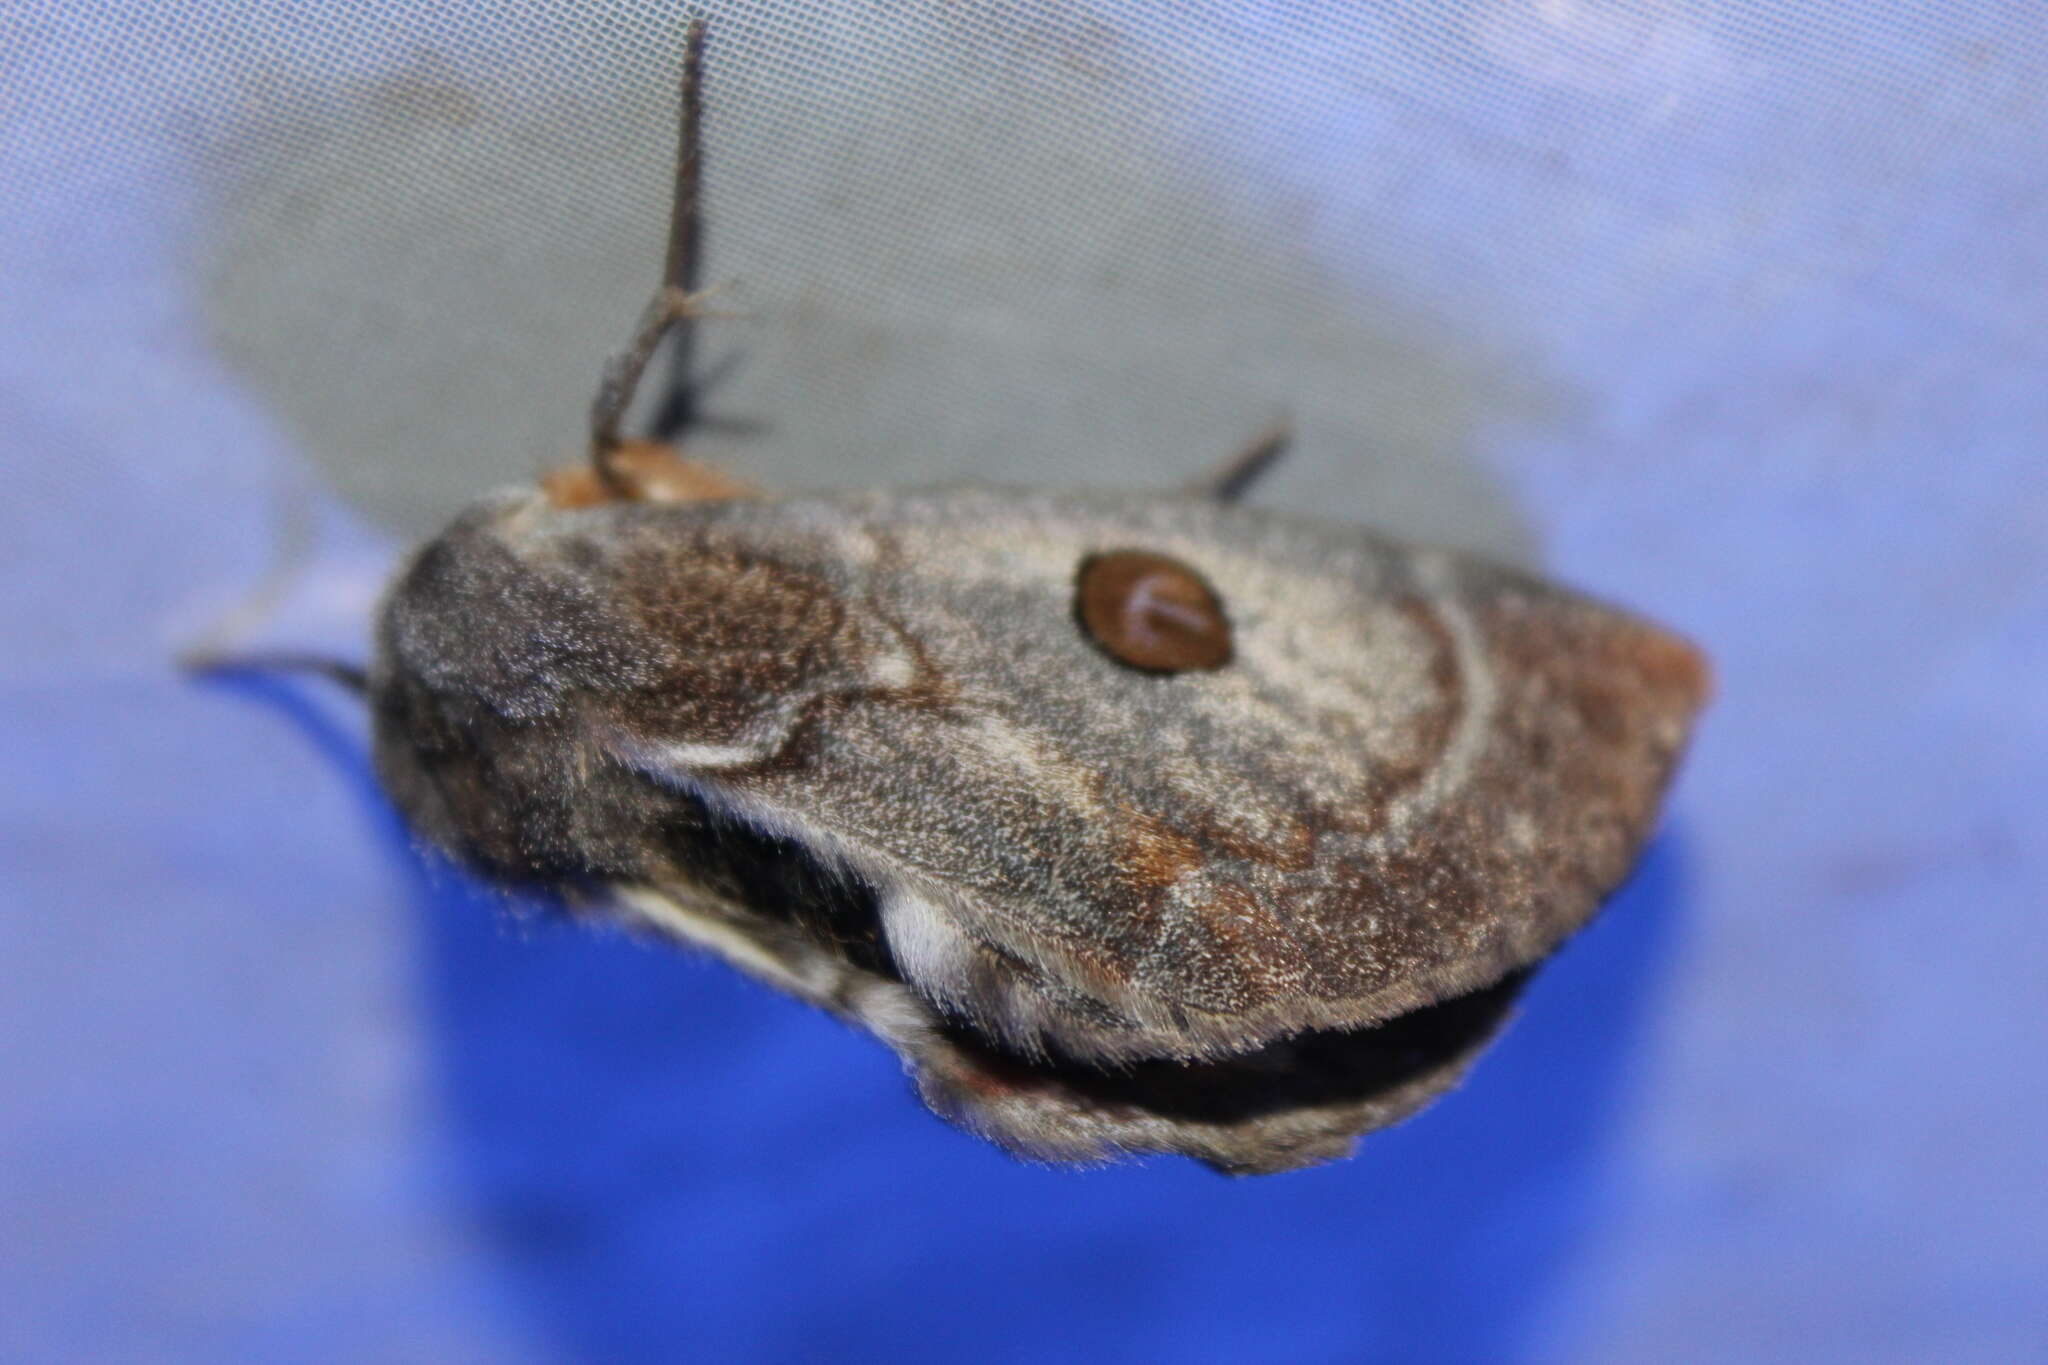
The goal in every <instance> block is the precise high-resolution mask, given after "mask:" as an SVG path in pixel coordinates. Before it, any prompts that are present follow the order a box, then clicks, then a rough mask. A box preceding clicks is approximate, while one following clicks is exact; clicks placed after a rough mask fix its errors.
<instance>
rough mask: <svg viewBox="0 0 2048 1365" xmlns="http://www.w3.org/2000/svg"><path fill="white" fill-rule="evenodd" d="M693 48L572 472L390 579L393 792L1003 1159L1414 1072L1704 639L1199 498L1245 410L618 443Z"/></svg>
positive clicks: (1659, 724) (1300, 1118) (1656, 782)
mask: <svg viewBox="0 0 2048 1365" xmlns="http://www.w3.org/2000/svg"><path fill="white" fill-rule="evenodd" d="M703 41H704V35H703V27H702V24H701V22H699V23H695V24H693V25H692V26H691V29H690V32H689V37H688V40H687V42H686V45H685V50H686V59H685V63H684V67H685V78H684V93H683V100H682V105H683V110H684V114H683V118H682V121H681V129H682V131H681V135H680V140H679V141H680V150H679V156H678V167H679V169H678V176H677V195H676V209H675V212H674V215H673V224H672V230H671V248H670V252H669V256H668V260H667V262H666V265H665V270H664V274H663V279H662V284H661V288H660V290H659V291H658V292H657V294H656V296H655V299H654V301H653V303H651V304H650V305H649V308H648V310H647V312H646V314H645V315H644V316H643V318H642V320H641V323H640V325H639V326H638V327H637V328H636V330H635V332H634V334H633V337H632V340H631V342H630V343H629V345H628V347H627V348H626V350H625V351H624V352H622V353H621V356H620V357H619V358H617V359H616V360H615V361H614V362H613V364H612V365H611V366H610V367H609V368H608V369H607V370H606V373H605V378H604V382H603V384H602V385H601V388H600V393H599V396H598V399H597V401H596V403H595V404H594V405H593V412H592V428H591V430H592V436H591V449H590V458H589V460H588V462H587V464H586V466H585V467H584V468H582V469H580V470H575V471H567V472H564V473H562V474H558V475H554V476H551V477H550V478H549V479H548V480H546V481H544V482H543V484H542V486H541V488H540V489H538V490H535V491H532V492H525V493H517V494H509V495H501V496H499V497H496V498H494V499H491V500H487V501H485V502H483V503H480V504H479V505H478V506H476V507H475V508H472V509H471V510H470V511H469V512H467V513H465V514H464V515H463V516H462V517H460V518H458V519H457V520H456V522H455V523H454V524H453V525H452V526H451V527H450V528H449V529H448V530H447V531H446V532H445V533H444V534H443V535H441V536H440V537H438V538H437V539H436V540H434V541H433V542H431V543H430V544H428V545H427V546H426V547H424V548H423V549H422V550H421V551H420V552H419V553H418V554H417V555H416V556H415V557H414V558H413V560H412V561H411V563H410V565H409V567H408V568H407V570H406V571H405V572H404V573H403V574H402V575H401V576H400V578H399V579H398V581H397V583H396V584H395V585H394V587H393V588H392V590H391V592H390V593H389V594H388V596H387V598H386V600H385V603H384V605H383V608H382V613H381V619H380V624H379V630H378V637H377V655H376V660H375V663H374V665H373V667H372V669H371V672H370V698H371V704H372V710H373V715H374V718H375V728H376V750H377V760H378V766H379V770H380V773H381V774H382V776H383V779H384V782H385V785H386V787H387V789H388V790H389V791H390V793H391V795H392V797H393V799H394V800H395V801H396V802H397V804H398V805H399V806H400V807H401V809H402V810H403V811H404V812H405V813H406V815H407V816H408V817H409V819H410V820H411V821H412V822H413V825H414V827H415V828H416V829H418V830H419V831H420V832H421V833H422V834H423V835H424V836H425V837H426V838H428V839H429V840H431V841H432V842H433V843H435V844H437V845H438V846H440V847H441V848H443V849H445V850H447V851H449V852H450V853H452V854H454V855H456V856H458V857H460V858H462V859H464V860H465V861H467V862H468V863H470V864H471V865H472V866H474V867H476V868H477V869H478V870H479V871H481V872H482V873H483V874H485V875H487V876H490V877H492V878H495V879H497V880H499V881H502V882H506V883H510V884H516V885H535V886H542V887H551V888H558V889H566V890H570V891H573V892H574V893H575V894H576V895H577V896H579V897H582V898H586V899H588V898H592V897H595V898H597V899H598V900H600V901H608V902H609V903H611V904H613V905H615V906H617V907H618V908H619V909H620V911H621V912H622V913H624V914H626V915H628V916H630V917H633V918H635V919H637V920H638V921H639V922H643V923H647V924H651V925H654V926H656V927H658V928H660V929H662V930H663V931H665V932H668V933H671V934H674V935H676V936H678V937H680V938H683V939H685V940H688V941H690V942H692V943H694V944H697V945H698V946H701V947H704V948H708V949H709V950H711V951H713V952H716V953H718V954H720V955H722V956H724V957H725V958H727V959H728V960H730V961H732V962H733V963H735V965H738V966H740V967H741V968H743V969H744V970H747V971H749V972H751V973H752V974H754V975H755V976H757V977H760V978H762V979H764V980H766V981H768V982H770V983H771V984H774V985H776V986H778V987H780V988H781V989H784V990H786V991H788V992H790V993H791V994H793V995H796V996H798V997H799V998H802V999H804V1000H806V1001H809V1002H810V1003H812V1004H816V1005H819V1006H821V1007H823V1008H826V1009H829V1010H832V1011H834V1012H836V1013H838V1014H840V1015H842V1016H843V1017H845V1018H847V1019H849V1020H851V1021H853V1022H855V1023H856V1024H858V1025H860V1026H862V1027H864V1028H866V1029H868V1030H870V1031H871V1032H873V1033H875V1034H876V1035H877V1036H878V1037H880V1038H881V1039H882V1040H883V1041H884V1042H886V1043H888V1044H889V1045H890V1046H891V1047H893V1048H894V1049H895V1050H896V1051H897V1052H898V1053H899V1054H901V1056H902V1057H903V1059H904V1061H905V1063H906V1065H907V1066H908V1067H909V1069H910V1070H911V1071H912V1073H913V1075H914V1077H915V1079H916V1083H917V1086H918V1089H919V1092H920V1093H921V1094H922V1095H923V1096H924V1098H925V1099H926V1101H927V1102H928V1103H929V1104H930V1105H931V1106H932V1107H933V1108H934V1109H935V1110H937V1111H938V1112H940V1113H941V1114H943V1115H945V1116H946V1117H948V1118H950V1119H952V1120H954V1121H955V1122H958V1123H959V1124H961V1125H962V1126H964V1127H966V1128H968V1129H970V1130H972V1131H975V1132H977V1133H980V1134H982V1135H984V1136H986V1137H989V1138H991V1139H993V1140H995V1141H997V1142H999V1143H1001V1144H1003V1145H1004V1146H1005V1147H1008V1148H1010V1149H1011V1150H1013V1151H1016V1152H1019V1153H1022V1154H1025V1155H1030V1156H1034V1157H1040V1158H1046V1159H1053V1160H1063V1161H1092V1160H1101V1159H1106V1158H1109V1157H1112V1156H1115V1155H1117V1154H1119V1153H1130V1152H1173V1153H1181V1154H1185V1155H1188V1156H1192V1157H1195V1158H1197V1159H1200V1160H1203V1161H1207V1162H1209V1163H1211V1164H1212V1165H1215V1166H1217V1167H1219V1168H1221V1169H1225V1170H1230V1171H1238V1172H1259V1171H1272V1170H1282V1169H1287V1168H1290V1167H1294V1166H1300V1165H1306V1164H1310V1163H1313V1162H1317V1161H1322V1160H1327V1159H1329V1158H1331V1157H1334V1156H1338V1155H1341V1154H1342V1153H1344V1152H1345V1151H1347V1150H1348V1149H1349V1147H1350V1145H1351V1143H1352V1142H1353V1140H1354V1139H1355V1138H1356V1137H1357V1136H1358V1135H1359V1134H1361V1133H1364V1132H1367V1131H1370V1130H1371V1129H1373V1128H1376V1127H1380V1126H1382V1125H1384V1124H1386V1123H1390V1122H1393V1121H1395V1120H1397V1119H1399V1118H1402V1117H1404V1116H1406V1115H1408V1114H1410V1113H1412V1112H1414V1111H1415V1110H1416V1109H1418V1108H1420V1107H1421V1106H1422V1105H1424V1104H1426V1103H1428V1101H1429V1100H1430V1099H1432V1098H1434V1097H1435V1096H1436V1095H1438V1094H1440V1093H1442V1092H1443V1091H1444V1090H1445V1089H1446V1088H1447V1087H1448V1086H1449V1085H1451V1084H1452V1083H1453V1082H1454V1081H1455V1079H1456V1078H1457V1077H1458V1075H1459V1074H1460V1073H1461V1072H1462V1070H1463V1069H1464V1067H1465V1066H1466V1065H1468V1064H1469V1063H1470V1061H1471V1060H1472V1058H1473V1057H1474V1056H1475V1055H1476V1054H1477V1053H1478V1051H1479V1050H1480V1049H1481V1048H1483V1046H1484V1044H1485V1043H1486V1041H1487V1040H1488V1039H1489V1038H1490V1037H1491V1036H1492V1035H1493V1034H1494V1032H1495V1031H1496V1030H1497V1028H1498V1027H1499V1026H1500V1024H1501V1022H1502V1021H1503V1020H1504V1019H1505V1017H1506V1014H1507V1012H1508V1010H1509V1008H1510V1006H1511V1004H1512V1002H1513V1000H1514V998H1515V995H1516V993H1517V991H1518V990H1519V989H1520V986H1521V984H1522V982H1523V981H1524V980H1525V979H1526V977H1527V975H1528V973H1529V971H1530V970H1531V969H1532V968H1533V967H1534V966H1535V965H1536V964H1537V963H1538V962H1540V960H1541V959H1542V958H1543V957H1544V956H1545V955H1547V954H1548V953H1549V952H1550V951H1551V950H1553V949H1554V948H1555V947H1556V946H1557V945H1558V943H1559V942H1561V941H1562V940H1563V939H1564V938H1565V937H1566V936H1567V935H1569V934H1570V933H1571V932H1573V931H1574V930H1575V929H1577V928H1578V927H1579V926H1580V925H1582V924H1583V923H1585V921H1586V920H1587V919H1588V918H1589V917H1590V916H1591V915H1592V914H1593V913H1594V911H1595V910H1596V909H1597V908H1598V906H1599V904H1600V902H1601V900H1602V899H1603V898H1604V897H1605V895H1606V894H1607V893H1608V892H1609V891H1610V890H1611V889H1612V888H1613V887H1614V886H1615V885H1616V884H1617V883H1618V882H1619V881H1620V880H1621V878H1622V877H1623V876H1624V875H1625V874H1626V872H1627V869H1628V867H1629V865H1630V863H1631V862H1632V861H1633V859H1634V858H1635V856H1636V854H1637V852H1638V851H1639V849H1640V847H1641V845H1642V843H1643V841H1644V840H1645V838H1647V836H1648V834H1649V832H1650V830H1651V828H1652V825H1653V823H1654V820H1655V816H1656V808H1657V804H1658V801H1659V799H1660V797H1661V794H1662V791H1663V789H1664V787H1665V785H1666V783H1667V781H1668V780H1669V777H1670V775H1671V772H1672V770H1673V767H1674V765H1675V763H1676V761H1677V759H1678V755H1679V752H1680V749H1681V748H1682V746H1683V743H1684V739H1685V736H1686V733H1687V730H1688V727H1689V725H1690V722H1691V719H1692V717H1693V715H1694V713H1695V712H1696V711H1697V709H1698V707H1699V706H1700V705H1701V704H1702V703H1703V701H1704V698H1705V692H1706V673H1705V667H1704V664H1703V662H1702V660H1701V659H1700V656H1699V655H1698V653H1697V652H1696V651H1695V650H1693V649H1692V648H1691V646H1689V645H1687V644H1685V643H1684V642H1683V641H1681V640H1679V639H1678V638H1677V637H1675V636H1672V635H1670V634H1669V633H1667V632H1665V631H1662V630H1661V629H1659V628H1657V627H1655V626H1652V625H1650V624H1648V623H1646V622H1643V621H1641V620H1639V619H1637V618H1635V617H1633V616H1630V615H1628V614H1626V613H1624V612H1621V611H1618V610H1616V609H1613V608H1610V607H1607V606H1604V605H1601V604H1599V603H1596V602H1593V601H1591V600H1589V599H1587V598H1584V597H1581V596H1579V595H1577V594H1575V593H1572V592H1569V591H1567V590H1564V589H1561V588H1558V587H1555V586H1553V585H1548V584H1545V583H1542V582H1539V581H1536V580H1534V579H1531V578H1529V577H1526V576H1523V575H1520V574H1516V573H1512V572H1509V571H1507V570H1504V569H1500V568H1496V567H1493V566H1490V565H1487V564H1484V563H1481V562H1478V561H1475V560H1471V559H1468V558H1463V557H1460V556H1457V555H1453V554H1449V553H1446V552H1442V551H1433V550H1422V549H1415V548H1411V547H1409V546H1406V545H1402V544H1400V543H1397V542H1394V541H1391V540H1387V539H1384V538H1382V537H1379V536H1376V535H1373V534H1371V533H1369V532H1366V531H1362V530H1358V529H1355V528H1348V527H1341V526H1332V525H1327V524H1321V523H1316V522H1312V521H1307V520H1302V519H1299V518H1292V517H1286V516H1281V515H1279V514H1275V513H1270V512H1263V511H1259V510H1256V509H1252V508H1247V507H1241V506H1236V505H1233V504H1234V500H1235V498H1236V497H1237V496H1238V495H1239V494H1240V493H1241V492H1242V491H1243V490H1244V488H1245V487H1246V485H1247V484H1248V483H1249V482H1250V481H1251V480H1252V479H1253V478H1254V477H1255V476H1256V475H1257V473H1258V472H1259V471H1260V470H1262V469H1263V468H1265V467H1267V466H1268V465H1269V464H1270V462H1271V459H1272V457H1273V455H1274V454H1275V453H1277V450H1278V447H1279V444H1280V443H1281V442H1282V440H1283V439H1284V433H1283V432H1280V431H1275V432H1271V433H1268V434H1267V435H1266V436H1265V437H1262V438H1261V439H1260V440H1259V441H1256V442H1254V443H1253V444H1252V446H1250V447H1249V448H1247V450H1246V451H1244V452H1243V453H1241V454H1240V455H1238V456H1237V457H1235V458H1234V459H1232V460H1229V461H1226V462H1225V463H1224V464H1223V465H1221V466H1220V467H1219V468H1218V470H1217V471H1216V472H1214V473H1212V474H1211V475H1209V476H1208V477H1207V478H1204V479H1202V480H1200V481H1198V482H1197V483H1195V484H1194V485H1191V486H1189V487H1188V488H1185V489H1183V490H1180V491H1174V492H1160V493H1151V494H1142V493H1137V494H1114V495H1113V494H1047V493H1031V492H1023V491H1018V490H1002V489H972V488H957V489H940V490H929V491H922V492H919V491H908V492H890V491H876V492H863V493H849V494H843V495H836V496H811V497H787V498H773V497H767V496H764V495H760V494H758V493H757V491H756V490H753V489H751V488H749V487H746V486H744V485H741V484H739V483H738V482H737V481H735V480H731V479H729V478H727V477H726V476H722V475H718V474H717V473H716V472H715V471H708V470H705V469H703V468H702V467H701V466H696V465H692V464H690V463H689V462H688V461H685V460H683V459H682V458H681V457H680V456H679V455H677V453H676V452H675V451H673V450H672V449H670V448H668V447H666V446H663V445H659V444H654V443H648V442H643V441H634V440H631V439H629V438H626V437H624V436H623V435H622V434H621V433H620V431H619V425H620V421H621V418H622V415H623V413H624V412H625V410H626V407H627V405H628V403H629V401H630V399H631V397H632V391H633V388H634V386H635V385H636V384H637V382H638V379H639V377H640V375H641V373H642V372H643V371H644V370H645V368H646V366H647V365H648V363H649V361H650V360H651V358H652V357H653V355H654V354H655V351H656V348H657V346H658V345H659V344H660V343H661V341H662V340H663V339H664V337H667V336H670V335H672V334H676V333H678V332H680V333H681V335H682V336H683V337H684V339H687V334H688V328H689V326H690V325H691V322H692V319H694V318H696V317H699V316H702V315H703V310H702V309H701V307H700V306H699V301H700V299H701V297H702V296H701V295H700V294H698V293H696V292H695V291H696V286H697V281H696V274H697V264H696V242H697V240H698V237H697V229H696V204H697V192H696V185H697V177H698V167H699V165H700V164H701V155H700V152H699V138H700V127H701V120H700V118H699V112H698V111H699V91H700V81H701V68H702V57H703ZM685 406H688V405H685Z"/></svg>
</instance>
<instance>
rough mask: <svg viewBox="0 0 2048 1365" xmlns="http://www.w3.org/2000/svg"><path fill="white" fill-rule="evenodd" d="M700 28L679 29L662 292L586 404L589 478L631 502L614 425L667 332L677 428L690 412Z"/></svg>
mask: <svg viewBox="0 0 2048 1365" xmlns="http://www.w3.org/2000/svg"><path fill="white" fill-rule="evenodd" d="M704 30H705V23H704V20H703V18H702V16H698V17H695V18H692V19H691V20H690V22H689V25H688V27H686V28H685V29H684V30H683V74H682V82H681V91H680V97H679V98H678V100H677V105H678V111H677V116H676V178H675V192H674V196H673V198H672V199H671V200H670V203H669V220H668V251H667V255H666V258H665V259H664V261H663V263H662V277H661V288H660V289H659V290H657V291H656V292H655V295H654V297H653V298H652V299H651V300H649V301H648V304H647V307H646V309H645V311H643V312H642V313H641V315H640V322H639V325H638V326H637V327H636V328H635V329H634V331H633V337H632V340H630V341H628V342H627V343H626V348H625V350H623V351H621V352H619V353H618V354H617V355H615V356H613V357H612V358H611V359H610V360H609V361H607V362H606V364H605V367H604V373H603V375H602V376H601V377H600V378H599V380H598V385H597V397H596V398H595V399H593V400H592V402H591V405H590V463H591V469H592V472H594V473H595V474H596V475H597V479H598V482H599V483H600V484H602V485H603V486H604V488H605V489H606V491H608V492H610V493H611V494H613V495H614V496H618V497H629V496H631V494H632V489H631V487H630V486H629V484H628V482H627V481H626V479H625V478H624V477H622V476H621V475H620V474H619V472H618V470H617V469H615V468H614V467H613V464H612V456H613V455H614V454H615V453H616V452H617V450H618V448H619V443H620V440H621V438H620V435H619V424H620V422H621V421H622V420H623V419H624V417H625V415H626V408H627V407H628V406H629V405H630V404H631V403H632V401H633V394H634V393H635V392H636V391H637V390H638V389H639V387H640V377H641V376H642V375H643V374H645V373H646V370H647V363H648V361H650V360H652V359H653V358H654V352H655V350H656V348H658V347H659V346H660V345H661V342H662V339H663V338H664V337H666V336H668V335H669V334H670V333H671V332H673V333H674V334H675V347H674V355H675V373H676V375H677V376H678V385H677V391H678V403H677V406H678V408H679V410H680V411H679V412H678V414H677V416H676V418H675V420H674V422H673V425H675V426H682V425H685V424H687V422H688V420H689V417H690V415H691V414H690V409H691V408H692V407H693V406H694V402H693V397H692V395H691V394H690V391H689V383H688V375H689V366H690V362H691V350H692V346H691V342H692V340H693V330H694V329H693V328H692V327H691V326H690V320H691V319H692V318H694V317H695V316H697V304H698V302H699V300H700V298H701V295H700V293H699V292H698V289H697V282H698V267H699V257H700V255H701V251H702V246H703V225H702V218H701V213H700V210H699V199H700V194H699V190H700V186H701V185H702V183H703V172H704V146H703V133H702V125H703V113H704Z"/></svg>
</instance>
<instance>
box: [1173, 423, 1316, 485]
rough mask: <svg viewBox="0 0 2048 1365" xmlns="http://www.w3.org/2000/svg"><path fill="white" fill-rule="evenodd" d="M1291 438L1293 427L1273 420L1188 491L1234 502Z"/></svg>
mask: <svg viewBox="0 0 2048 1365" xmlns="http://www.w3.org/2000/svg"><path fill="white" fill-rule="evenodd" d="M1293 439H1294V428H1293V427H1291V426H1289V425H1288V424H1287V423H1286V422H1284V421H1281V422H1275V423H1273V425H1271V426H1269V427H1267V428H1266V429H1265V430H1264V431H1262V432H1260V433H1259V434H1258V435H1256V436H1254V437H1253V438H1252V439H1251V440H1250V441H1249V442H1247V443H1246V444H1245V445H1244V446H1243V447H1242V448H1241V449H1239V450H1238V451H1236V452H1235V453H1234V454H1232V455H1231V457H1230V458H1229V459H1227V460H1225V461H1224V462H1223V463H1222V464H1219V465H1217V466H1216V467H1215V468H1214V469H1212V470H1210V471H1209V472H1208V473H1206V474H1204V475H1202V476H1201V477H1200V478H1198V479H1195V480H1194V481H1193V482H1191V483H1189V484H1188V485H1187V491H1188V492H1190V493H1192V494H1195V495H1196V496H1198V497H1204V498H1213V499H1215V500H1216V501H1217V502H1236V501H1237V500H1238V499H1239V498H1241V497H1243V496H1244V493H1245V490H1246V489H1248V488H1250V487H1251V486H1252V485H1253V484H1254V483H1256V482H1257V481H1258V479H1259V476H1260V475H1262V474H1264V473H1265V472H1266V471H1267V470H1268V469H1271V468H1272V467H1273V462H1274V461H1276V460H1278V459H1279V458H1280V455H1281V452H1282V451H1284V450H1286V449H1287V446H1288V443H1289V442H1291V441H1292V440H1293Z"/></svg>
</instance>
